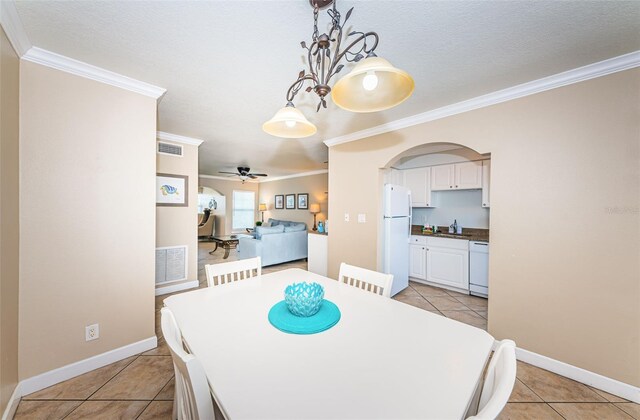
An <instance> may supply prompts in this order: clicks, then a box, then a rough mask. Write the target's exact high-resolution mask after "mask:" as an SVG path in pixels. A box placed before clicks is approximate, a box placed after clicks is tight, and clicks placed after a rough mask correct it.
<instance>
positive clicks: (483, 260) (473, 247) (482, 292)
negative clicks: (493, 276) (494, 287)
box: [469, 241, 489, 298]
mask: <svg viewBox="0 0 640 420" xmlns="http://www.w3.org/2000/svg"><path fill="white" fill-rule="evenodd" d="M469 294H471V295H475V296H481V297H485V298H487V297H489V244H488V243H487V242H478V241H470V242H469Z"/></svg>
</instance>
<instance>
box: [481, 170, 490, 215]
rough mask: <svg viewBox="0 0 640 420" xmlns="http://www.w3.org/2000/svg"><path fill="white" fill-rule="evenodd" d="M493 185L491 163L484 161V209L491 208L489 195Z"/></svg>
mask: <svg viewBox="0 0 640 420" xmlns="http://www.w3.org/2000/svg"><path fill="white" fill-rule="evenodd" d="M490 183H491V161H490V160H483V161H482V207H486V208H489V207H491V206H490V205H489V204H490V203H489V195H490Z"/></svg>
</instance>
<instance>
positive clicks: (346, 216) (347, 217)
mask: <svg viewBox="0 0 640 420" xmlns="http://www.w3.org/2000/svg"><path fill="white" fill-rule="evenodd" d="M344 221H345V222H348V221H349V213H345V214H344Z"/></svg>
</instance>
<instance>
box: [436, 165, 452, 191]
mask: <svg viewBox="0 0 640 420" xmlns="http://www.w3.org/2000/svg"><path fill="white" fill-rule="evenodd" d="M454 178H455V170H454V165H440V166H433V167H431V191H444V190H449V189H452V188H453V185H454V184H453V182H454Z"/></svg>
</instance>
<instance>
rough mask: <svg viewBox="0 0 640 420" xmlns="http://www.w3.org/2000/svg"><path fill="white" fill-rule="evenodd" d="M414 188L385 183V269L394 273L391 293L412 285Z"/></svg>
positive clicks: (386, 271)
mask: <svg viewBox="0 0 640 420" xmlns="http://www.w3.org/2000/svg"><path fill="white" fill-rule="evenodd" d="M410 239H411V192H410V191H409V190H408V189H406V188H405V187H402V186H400V185H393V184H385V186H384V261H383V270H384V272H385V273H387V274H393V287H392V288H391V296H393V295H395V294H396V293H398V292H400V291H402V290H404V289H406V288H407V287H408V286H409V242H410Z"/></svg>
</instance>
